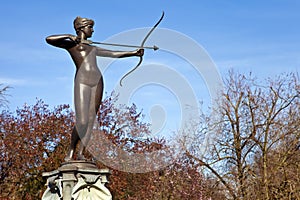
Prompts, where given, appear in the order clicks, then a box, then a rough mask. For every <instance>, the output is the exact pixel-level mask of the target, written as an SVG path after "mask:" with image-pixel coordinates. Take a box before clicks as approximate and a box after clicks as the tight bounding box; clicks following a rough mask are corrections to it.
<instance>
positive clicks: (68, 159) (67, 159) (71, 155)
mask: <svg viewBox="0 0 300 200" xmlns="http://www.w3.org/2000/svg"><path fill="white" fill-rule="evenodd" d="M73 154H74V151H73V150H70V151H69V152H68V154H67V156H66V157H65V161H66V162H68V161H71V160H73Z"/></svg>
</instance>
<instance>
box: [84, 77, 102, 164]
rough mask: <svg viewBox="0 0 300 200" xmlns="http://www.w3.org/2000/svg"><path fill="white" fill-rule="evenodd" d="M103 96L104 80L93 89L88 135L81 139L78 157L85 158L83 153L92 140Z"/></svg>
mask: <svg viewBox="0 0 300 200" xmlns="http://www.w3.org/2000/svg"><path fill="white" fill-rule="evenodd" d="M102 95H103V82H102V79H101V80H100V81H99V83H98V85H96V86H94V87H93V88H92V89H91V101H90V108H89V122H88V127H87V131H86V135H85V137H84V138H82V139H81V143H80V147H79V153H78V157H81V158H84V156H83V152H84V150H85V148H86V147H87V145H88V143H89V140H90V138H91V134H92V132H93V126H94V123H95V119H96V115H97V112H98V110H99V107H100V104H101V100H102Z"/></svg>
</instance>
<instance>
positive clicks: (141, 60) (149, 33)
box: [120, 12, 165, 86]
mask: <svg viewBox="0 0 300 200" xmlns="http://www.w3.org/2000/svg"><path fill="white" fill-rule="evenodd" d="M164 15H165V13H164V12H162V15H161V17H160V19H159V20H158V21H157V22H156V24H155V25H154V26H153V27H152V28H151V29H150V31H149V32H148V33H147V35H146V36H145V38H144V39H143V41H142V43H141V45H140V48H141V49H143V48H144V44H145V42H146V40H147V39H148V38H149V36H150V35H151V33H152V32H153V31H154V29H155V28H156V27H157V26H158V25H159V24H160V22H161V21H162V19H163V18H164ZM142 62H143V56H140V61H139V62H138V64H137V65H136V66H135V67H134V68H133V69H131V70H130V71H129V72H127V73H126V74H125V75H124V76H123V77H122V78H121V80H120V86H122V81H123V79H124V78H126V77H127V76H128V75H129V74H130V73H132V72H133V71H134V70H136V69H137V68H138V67H139V66H140V65H141V63H142Z"/></svg>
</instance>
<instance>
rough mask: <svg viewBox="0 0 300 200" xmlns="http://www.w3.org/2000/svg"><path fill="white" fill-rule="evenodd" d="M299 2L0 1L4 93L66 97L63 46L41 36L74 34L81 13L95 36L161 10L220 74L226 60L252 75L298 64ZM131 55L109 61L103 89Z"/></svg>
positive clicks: (16, 100) (146, 21)
mask: <svg viewBox="0 0 300 200" xmlns="http://www.w3.org/2000/svg"><path fill="white" fill-rule="evenodd" d="M299 10H300V2H299V1H297V0H263V1H259V0H252V1H237V0H205V1H201V0H190V1H188V0H187V1H182V0H173V1H163V0H151V1H141V0H140V1H136V0H129V1H121V0H118V1H117V0H110V1H100V0H98V1H91V0H85V1H77V0H74V1H59V0H52V1H36V2H34V3H31V2H30V1H21V0H20V1H16V0H11V1H5V2H2V4H1V13H0V17H1V19H2V27H1V32H0V44H1V49H0V63H1V66H0V83H3V84H8V85H10V86H11V87H13V88H12V89H11V90H10V91H9V94H10V95H11V96H10V97H8V100H9V101H10V105H9V108H10V109H11V110H15V109H16V107H20V106H22V105H23V104H24V103H28V104H33V103H34V102H35V101H36V98H40V99H43V100H44V101H45V102H46V103H47V104H50V105H51V106H54V105H59V104H64V103H67V104H72V89H73V76H74V72H75V67H74V65H73V63H72V61H71V59H70V57H69V55H68V54H67V52H65V51H64V50H61V49H58V48H54V47H52V46H50V45H48V44H46V42H45V37H46V36H48V35H51V34H59V33H71V34H74V30H73V26H72V22H73V19H74V18H75V17H76V16H82V17H88V18H92V19H94V20H95V22H96V25H95V28H94V29H95V32H94V36H93V38H92V39H93V40H95V41H103V40H106V39H107V38H109V37H111V36H112V35H115V34H118V33H120V32H123V31H126V30H131V29H135V28H142V27H149V26H152V25H153V24H154V23H155V22H156V21H157V20H158V18H159V17H160V15H161V12H162V11H165V18H164V20H163V21H162V23H161V24H160V27H161V28H167V29H171V30H175V31H178V32H180V33H183V34H185V35H186V36H188V37H190V38H191V39H193V40H194V41H196V42H197V43H199V44H200V45H201V46H202V47H203V48H204V49H205V50H206V51H207V53H208V54H209V55H210V57H211V59H212V60H213V62H214V63H215V64H216V67H217V69H218V71H219V72H220V74H221V76H222V77H224V76H225V74H226V72H227V71H228V70H229V69H231V68H233V69H235V70H237V71H239V72H242V73H247V72H250V71H251V72H253V74H254V75H257V76H258V77H260V78H266V77H268V76H274V75H276V74H279V73H282V72H291V71H292V72H298V71H299V69H300V57H299V53H300V38H299V35H300V26H299V23H300V12H299ZM135 39H136V40H137V41H141V40H142V39H143V38H140V39H139V38H135ZM174 44H176V41H174ZM150 45H152V44H150ZM187 51H188V50H187ZM159 55H160V56H159ZM163 55H164V54H163V53H162V54H159V52H156V53H153V52H150V51H146V52H145V58H144V60H145V62H147V59H148V60H154V61H155V59H161V57H162V56H163ZM169 61H170V60H169ZM118 62H119V63H121V62H122V61H118ZM137 62H138V58H130V59H129V60H126V61H124V63H123V65H125V64H128V67H127V68H125V69H124V70H123V71H119V69H118V68H117V67H116V68H115V69H116V71H115V72H113V73H112V74H109V72H108V74H107V76H105V74H104V77H105V84H106V85H107V86H108V87H106V92H108V93H110V90H111V86H109V85H110V84H112V83H111V82H112V81H115V82H117V81H118V80H117V79H112V78H110V77H111V76H113V74H114V73H120V74H124V73H126V71H128V70H130V69H131V68H132V67H133V66H134V65H135V64H136V63H137ZM190 78H191V79H192V75H191V77H190ZM192 84H197V83H195V82H194V83H192ZM200 95H201V94H200ZM199 99H200V100H201V97H199ZM137 101H141V99H140V100H137ZM142 101H143V100H142ZM144 101H145V100H144Z"/></svg>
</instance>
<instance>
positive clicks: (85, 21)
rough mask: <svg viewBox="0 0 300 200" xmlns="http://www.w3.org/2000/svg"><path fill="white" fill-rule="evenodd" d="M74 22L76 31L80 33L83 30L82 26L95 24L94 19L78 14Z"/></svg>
mask: <svg viewBox="0 0 300 200" xmlns="http://www.w3.org/2000/svg"><path fill="white" fill-rule="evenodd" d="M73 24H74V29H75V30H76V33H78V32H79V31H80V30H81V28H83V27H86V26H94V24H95V22H94V20H92V19H88V18H81V17H79V16H78V17H76V19H75V20H74V22H73Z"/></svg>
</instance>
